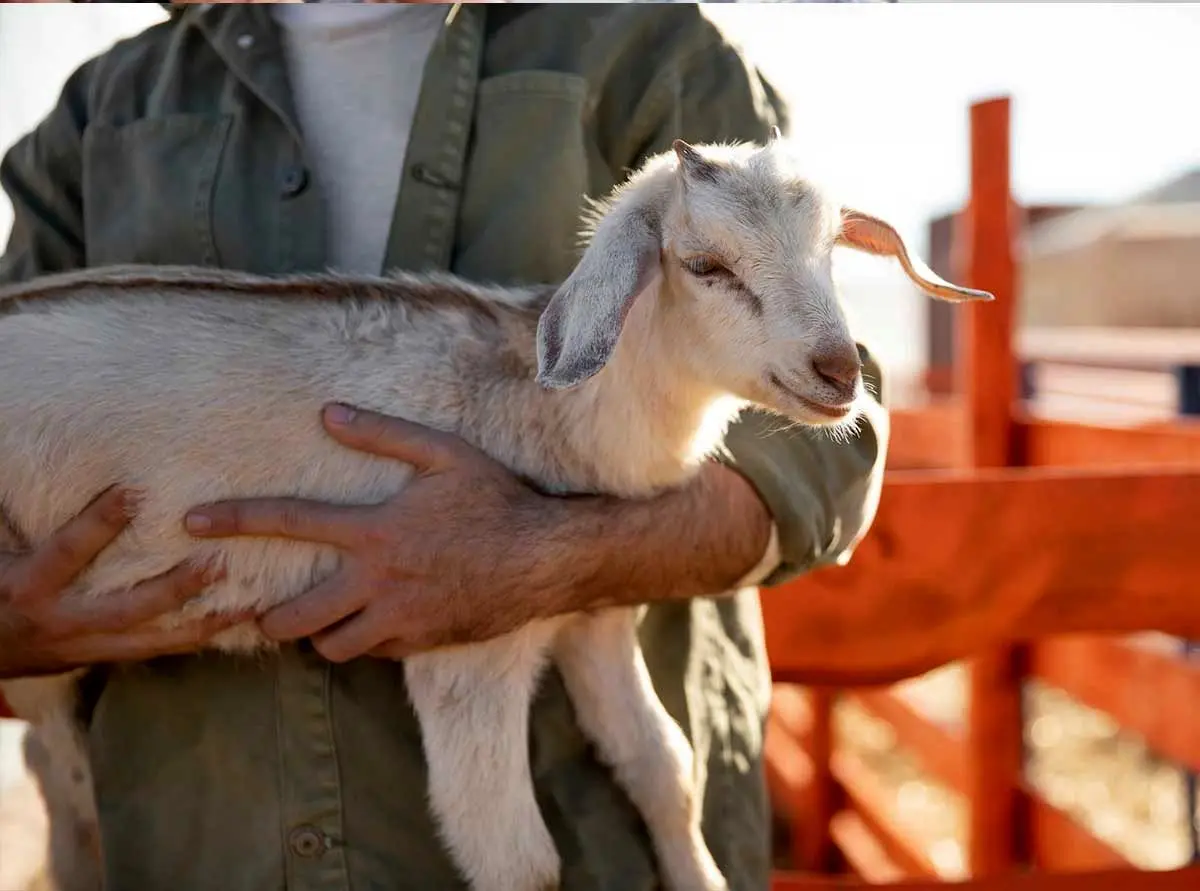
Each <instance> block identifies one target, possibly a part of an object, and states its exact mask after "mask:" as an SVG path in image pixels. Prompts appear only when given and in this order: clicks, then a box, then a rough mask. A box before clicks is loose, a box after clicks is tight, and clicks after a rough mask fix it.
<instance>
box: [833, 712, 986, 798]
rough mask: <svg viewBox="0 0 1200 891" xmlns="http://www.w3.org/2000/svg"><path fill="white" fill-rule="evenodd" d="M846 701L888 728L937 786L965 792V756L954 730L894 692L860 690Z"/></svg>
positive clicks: (959, 739) (960, 735) (960, 738)
mask: <svg viewBox="0 0 1200 891" xmlns="http://www.w3.org/2000/svg"><path fill="white" fill-rule="evenodd" d="M850 698H851V699H852V700H853V701H854V702H855V703H857V704H858V705H859V706H860V707H862V708H863V709H865V710H866V711H867V712H869V713H870V714H872V715H874V716H875V717H876V718H879V719H880V720H882V721H886V722H887V723H888V724H890V725H891V727H892V731H893V732H894V733H895V734H896V742H897V743H898V744H899V745H901V746H903V747H904V748H905V749H907V750H908V751H909V752H910V753H911V754H912V756H913V757H914V758H916V760H917V762H918V763H919V764H920V765H921V767H922V769H924V770H925V771H926V772H928V773H929V774H930V775H932V776H933V777H934V778H935V779H937V780H938V782H940V783H944V784H945V785H946V786H949V787H950V788H951V789H953V790H955V791H956V792H964V791H965V790H966V788H967V752H966V749H965V747H964V745H963V737H962V734H961V732H959V729H958V728H950V727H946V726H944V725H942V724H939V723H937V722H935V721H932V720H930V719H929V718H928V717H927V716H926V715H924V714H922V713H921V712H920V711H919V710H918V709H916V708H915V707H914V706H913V705H912V703H910V702H908V701H907V700H905V698H904V696H903V695H902V694H901V693H900V692H899V691H898V690H895V689H882V690H862V691H859V692H856V693H852V694H850Z"/></svg>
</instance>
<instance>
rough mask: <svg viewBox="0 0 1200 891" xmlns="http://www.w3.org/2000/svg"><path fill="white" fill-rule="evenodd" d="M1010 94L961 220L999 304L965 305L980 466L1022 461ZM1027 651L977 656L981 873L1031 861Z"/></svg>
mask: <svg viewBox="0 0 1200 891" xmlns="http://www.w3.org/2000/svg"><path fill="white" fill-rule="evenodd" d="M1010 107H1011V105H1010V100H1009V99H1008V98H1007V97H1005V98H999V99H992V100H988V101H985V102H979V103H976V104H974V105H972V106H971V111H970V122H971V184H970V191H971V194H970V201H969V203H968V205H967V208H966V211H965V213H964V214H963V216H962V217H961V218H960V219H959V229H958V231H957V233H956V238H959V239H962V241H961V247H962V250H961V251H960V252H959V258H960V260H961V261H962V263H963V267H964V268H963V278H964V279H965V283H966V284H968V285H970V286H972V287H976V288H984V289H987V290H989V291H991V292H992V293H993V294H995V295H996V301H995V302H994V303H987V304H976V305H969V306H964V307H961V309H962V310H963V313H962V314H961V315H960V316H959V325H960V329H959V330H960V333H961V336H960V337H959V339H958V345H959V350H960V355H959V357H958V366H959V369H960V374H961V388H962V393H963V397H964V399H965V405H966V418H967V423H968V425H969V430H968V448H969V449H970V455H971V464H972V465H973V466H976V467H1003V466H1006V465H1011V464H1015V463H1019V456H1018V454H1017V442H1016V436H1015V429H1016V428H1015V424H1014V418H1013V409H1014V404H1015V402H1016V399H1017V398H1018V390H1017V366H1016V362H1015V360H1014V353H1013V329H1014V326H1015V321H1016V312H1015V309H1016V298H1017V287H1016V282H1017V275H1016V262H1015V258H1014V246H1013V236H1014V232H1015V223H1016V215H1015V214H1014V207H1013V202H1012V197H1011V188H1010V153H1009V132H1010V130H1009V123H1010ZM1025 657H1026V653H1025V652H1024V650H1023V648H1016V647H1011V648H1004V649H1003V650H1000V651H994V652H991V653H986V654H983V655H981V656H979V657H977V658H975V659H972V660H971V662H970V682H969V696H968V706H967V708H968V714H967V733H966V745H967V748H968V759H967V762H968V787H967V792H968V795H969V807H970V817H969V830H968V832H969V835H968V847H967V867H968V870H969V873H970V875H971V876H973V877H983V876H989V875H996V874H999V873H1003V872H1005V871H1008V870H1009V869H1011V868H1012V867H1013V866H1015V865H1016V864H1018V863H1021V862H1024V861H1026V860H1027V852H1028V827H1029V820H1028V816H1027V815H1026V814H1024V813H1023V803H1024V796H1023V795H1022V794H1021V784H1022V779H1023V773H1024V751H1023V741H1024V739H1023V737H1024V732H1023V731H1024V727H1023V721H1022V708H1021V687H1022V680H1023V675H1024V674H1025V662H1026V661H1027V660H1026V658H1025Z"/></svg>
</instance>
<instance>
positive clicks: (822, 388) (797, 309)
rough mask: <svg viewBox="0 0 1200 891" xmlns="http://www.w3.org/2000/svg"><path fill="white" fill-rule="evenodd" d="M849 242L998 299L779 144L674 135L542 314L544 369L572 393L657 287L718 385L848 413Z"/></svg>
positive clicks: (676, 328)
mask: <svg viewBox="0 0 1200 891" xmlns="http://www.w3.org/2000/svg"><path fill="white" fill-rule="evenodd" d="M835 245H844V246H847V247H851V248H854V249H857V250H861V251H866V252H868V253H872V254H879V255H887V256H892V257H895V258H896V259H897V260H898V261H899V262H900V265H901V267H902V268H903V269H904V271H905V272H906V273H907V274H908V276H909V278H910V279H911V280H912V281H913V282H914V283H915V284H916V285H917V286H918V287H919V288H921V289H922V290H923V291H925V292H926V293H928V294H930V295H931V296H934V297H937V298H940V299H943V300H950V301H962V300H987V299H991V295H990V294H987V293H985V292H982V291H974V290H970V289H967V288H961V287H958V286H956V285H952V284H950V283H948V282H945V281H943V280H942V279H940V278H938V277H937V276H936V275H935V274H934V273H933V272H931V271H929V270H928V269H927V268H925V267H924V265H923V264H921V263H920V261H918V260H915V259H913V258H911V257H910V256H909V254H908V252H907V250H906V248H905V245H904V243H903V241H902V240H901V238H900V236H899V234H898V233H897V232H896V230H895V229H894V228H892V227H891V226H890V225H888V224H887V223H885V222H883V221H882V220H879V219H877V218H875V217H872V216H869V215H867V214H864V213H861V212H858V211H855V210H850V209H847V208H841V207H837V206H835V205H834V204H832V203H831V202H830V201H829V200H828V199H827V198H826V197H825V196H824V195H823V194H822V193H821V192H820V191H819V190H818V189H817V188H816V187H815V186H814V185H813V184H812V183H810V182H809V181H807V180H805V179H804V178H802V177H801V176H800V175H799V174H798V172H797V171H796V170H795V168H794V164H793V162H792V161H791V160H790V158H789V155H788V153H787V151H786V149H785V148H784V146H783V143H782V142H781V141H780V140H778V139H776V140H773V141H772V142H771V143H770V144H769V145H767V146H766V147H758V146H753V145H739V146H704V147H699V148H695V147H692V146H690V145H688V144H687V143H684V142H682V141H676V142H675V151H674V153H673V154H672V153H667V154H666V155H664V156H660V157H659V158H657V159H654V160H652V161H651V162H650V163H649V164H648V165H647V166H646V167H645V168H643V170H642V171H640V172H639V173H637V174H636V175H635V176H634V177H632V178H631V179H630V181H629V183H628V184H627V185H626V186H624V187H623V188H622V189H621V190H620V191H619V192H618V194H617V196H616V197H615V199H614V201H613V202H612V203H611V205H610V206H609V207H608V209H607V210H606V211H605V212H604V213H603V214H601V215H599V216H598V220H597V223H596V226H595V230H594V233H593V236H592V239H591V243H590V245H589V246H588V249H587V251H586V252H585V253H584V255H583V257H582V259H581V260H580V262H579V264H578V266H576V268H575V270H574V271H573V272H572V274H571V275H570V277H569V278H568V279H567V281H566V282H565V283H564V284H563V285H562V287H561V288H560V289H559V290H558V292H557V293H556V294H555V296H554V298H553V299H552V300H551V302H550V304H549V305H548V307H547V308H546V311H545V313H543V315H542V318H541V320H540V323H539V326H538V368H539V374H538V379H539V381H541V382H542V383H543V384H544V385H545V386H548V387H554V388H566V387H572V386H575V385H576V384H579V383H581V382H582V381H584V380H586V379H588V378H589V377H591V376H592V375H594V374H596V373H597V372H598V371H600V370H601V369H602V368H603V367H604V365H605V363H606V362H607V361H608V360H609V358H610V356H611V355H612V352H613V349H614V347H615V346H616V343H617V340H618V337H619V336H620V333H621V329H622V326H623V325H624V323H625V318H626V316H627V315H628V313H629V311H630V309H631V307H632V306H633V304H634V302H635V300H637V299H638V297H639V295H642V294H643V293H646V292H653V295H654V299H656V300H657V301H658V304H657V307H656V309H661V310H662V311H661V312H658V311H656V312H655V313H654V316H653V317H654V319H655V323H656V324H660V325H663V326H665V327H666V328H667V329H668V330H665V331H664V332H663V335H662V336H663V337H664V338H669V340H670V343H671V345H672V346H673V347H674V346H678V347H680V350H679V351H676V350H674V349H672V352H673V353H674V354H675V355H680V356H685V357H687V359H688V360H689V361H688V364H689V365H690V370H691V371H692V372H693V373H695V374H697V375H699V376H701V377H702V378H704V379H705V382H706V383H709V384H711V385H712V386H713V387H714V388H717V389H719V390H721V391H723V392H728V393H731V394H733V395H735V396H739V397H741V398H743V399H747V400H749V401H751V402H755V403H758V404H760V405H763V406H766V407H768V408H771V409H774V410H776V411H778V412H780V413H782V414H785V415H787V416H789V417H791V418H793V419H795V420H797V421H801V422H803V423H807V424H814V425H826V424H833V423H839V422H844V421H846V420H847V419H848V418H850V417H851V416H852V415H853V414H854V406H855V403H856V401H857V400H858V398H859V396H860V395H861V393H862V375H861V368H860V360H859V355H858V350H857V348H856V346H855V343H854V340H853V339H852V338H851V336H850V331H849V327H848V325H847V322H846V318H845V315H844V313H843V311H842V308H841V305H840V302H839V300H838V296H837V290H836V288H835V287H834V283H833V277H832V269H831V266H832V251H833V248H834V246H835ZM648 296H649V295H648Z"/></svg>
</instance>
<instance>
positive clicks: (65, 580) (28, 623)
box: [0, 489, 249, 678]
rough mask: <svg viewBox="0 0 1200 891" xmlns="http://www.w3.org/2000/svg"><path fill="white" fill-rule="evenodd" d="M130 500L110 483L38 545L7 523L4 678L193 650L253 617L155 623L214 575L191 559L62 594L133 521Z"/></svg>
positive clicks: (1, 609)
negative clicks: (98, 589)
mask: <svg viewBox="0 0 1200 891" xmlns="http://www.w3.org/2000/svg"><path fill="white" fill-rule="evenodd" d="M131 506H132V502H131V499H130V498H129V497H128V495H127V494H126V493H124V492H122V491H121V490H119V489H109V490H106V491H105V492H103V493H102V494H101V495H100V496H99V497H98V498H96V500H94V501H93V502H92V503H91V504H90V505H88V506H87V507H86V508H85V509H84V510H83V511H82V512H81V513H80V514H79V515H78V516H77V517H75V518H74V519H72V520H71V521H69V522H68V523H66V524H65V525H64V526H63V527H62V528H61V529H59V530H58V531H57V532H56V533H55V534H54V535H53V536H52V537H51V538H50V539H49V540H48V541H47V542H45V544H43V545H41V546H40V547H38V548H37V549H36V550H27V549H22V548H21V546H20V545H21V543H20V542H19V541H17V540H16V539H15V536H14V535H13V534H12V533H11V532H10V531H8V530H4V532H3V536H2V539H0V678H13V677H25V676H32V675H39V674H54V673H57V672H62V671H69V670H71V669H74V668H80V667H83V666H86V665H92V664H97V663H102V662H136V661H142V660H145V659H150V658H153V657H155V656H165V655H170V654H175V653H185V652H191V651H194V650H197V649H199V648H200V646H201V645H202V644H203V643H204V642H205V641H207V640H208V639H209V638H210V637H212V636H213V635H214V634H216V633H217V632H218V631H220V630H222V629H224V628H227V627H230V626H232V625H235V624H237V623H238V622H241V621H245V620H246V619H247V618H249V617H247V616H220V617H216V618H206V619H204V620H201V621H197V622H191V623H189V624H186V625H184V626H182V627H179V628H175V629H172V630H169V631H163V630H160V629H158V628H154V627H152V626H151V625H150V623H151V621H152V620H154V619H155V618H157V617H159V616H161V615H163V614H164V613H168V612H171V611H172V610H175V609H178V608H179V607H180V606H182V605H183V604H184V603H185V602H187V601H188V600H189V599H191V598H192V597H195V596H196V595H197V594H199V593H200V592H201V591H202V590H203V589H204V587H205V586H206V585H207V584H210V583H211V582H212V581H214V580H215V577H206V576H205V574H204V572H203V571H202V570H200V569H196V568H193V567H190V566H181V567H176V568H175V569H173V570H171V571H170V572H167V573H164V574H163V575H160V576H158V577H156V578H153V579H149V580H147V581H145V582H142V583H141V584H139V585H137V586H136V587H134V588H131V589H130V590H128V591H125V592H123V593H118V594H113V595H110V596H104V597H98V598H95V599H91V600H89V601H88V602H86V603H83V602H79V603H76V602H71V601H70V600H69V599H66V598H64V597H62V593H63V591H64V589H65V588H66V587H67V586H68V585H69V584H70V583H71V581H72V580H73V579H74V578H75V577H76V576H77V575H79V574H80V573H81V572H82V571H83V570H84V569H85V568H87V566H88V564H90V563H91V562H92V560H94V559H95V558H96V556H97V555H98V554H99V553H100V552H101V551H102V550H104V548H105V547H106V546H107V545H108V544H109V543H110V542H112V541H113V540H114V539H115V538H116V537H117V536H118V535H119V534H120V532H121V530H122V529H124V528H125V526H126V525H127V524H128V523H129V518H130V513H131V511H130V508H131ZM0 528H2V527H0Z"/></svg>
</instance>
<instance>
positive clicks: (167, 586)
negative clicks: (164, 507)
mask: <svg viewBox="0 0 1200 891" xmlns="http://www.w3.org/2000/svg"><path fill="white" fill-rule="evenodd" d="M223 577H224V571H223V570H222V569H221V568H219V567H216V566H197V565H194V564H191V563H182V564H180V565H179V566H176V567H175V568H174V569H171V570H169V571H168V572H164V573H163V574H162V575H159V576H155V577H154V578H152V579H147V580H146V581H144V582H142V583H141V584H139V585H136V586H135V587H133V588H130V589H129V590H128V591H125V592H123V593H121V594H112V595H108V596H103V597H99V598H97V600H96V601H95V602H94V604H93V605H92V608H91V611H90V612H89V614H88V615H86V616H85V617H84V618H83V619H82V622H81V624H83V625H84V627H86V628H90V629H93V630H95V631H98V632H103V631H124V630H126V629H128V628H133V627H134V626H135V625H140V624H142V623H143V622H148V621H150V620H151V619H154V618H157V617H158V616H161V615H162V614H163V613H168V612H171V611H172V610H176V609H178V608H179V607H181V606H183V605H184V604H185V603H187V602H188V601H189V600H191V599H192V598H193V597H195V596H197V595H198V594H200V593H201V592H202V591H203V590H204V589H205V588H207V587H208V586H209V585H211V584H213V583H214V582H217V581H219V580H220V579H221V578H223Z"/></svg>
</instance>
